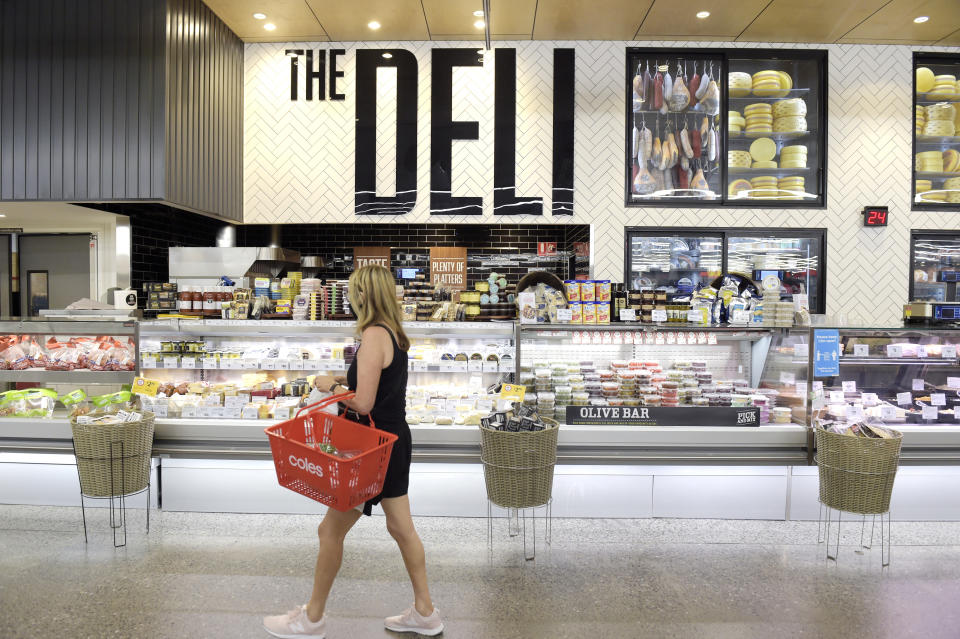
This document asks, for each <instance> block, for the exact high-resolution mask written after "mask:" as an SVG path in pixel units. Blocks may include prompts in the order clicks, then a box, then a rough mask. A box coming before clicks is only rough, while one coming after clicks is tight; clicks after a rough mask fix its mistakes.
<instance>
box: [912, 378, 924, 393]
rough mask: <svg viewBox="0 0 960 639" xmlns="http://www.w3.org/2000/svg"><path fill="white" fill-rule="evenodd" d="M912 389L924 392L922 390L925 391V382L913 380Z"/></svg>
mask: <svg viewBox="0 0 960 639" xmlns="http://www.w3.org/2000/svg"><path fill="white" fill-rule="evenodd" d="M910 388H912V389H913V390H915V391H922V390H923V380H922V379H915V380H913V385H912V386H911V387H910Z"/></svg>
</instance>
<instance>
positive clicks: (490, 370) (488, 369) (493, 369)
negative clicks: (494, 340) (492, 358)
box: [483, 362, 498, 373]
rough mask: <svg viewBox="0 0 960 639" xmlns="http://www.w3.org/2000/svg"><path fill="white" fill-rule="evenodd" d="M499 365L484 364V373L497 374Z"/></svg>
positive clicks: (493, 363) (492, 363)
mask: <svg viewBox="0 0 960 639" xmlns="http://www.w3.org/2000/svg"><path fill="white" fill-rule="evenodd" d="M497 368H498V366H497V363H496V362H484V363H483V372H484V373H496V372H497Z"/></svg>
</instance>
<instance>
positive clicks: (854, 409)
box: [847, 406, 863, 422]
mask: <svg viewBox="0 0 960 639" xmlns="http://www.w3.org/2000/svg"><path fill="white" fill-rule="evenodd" d="M862 420H863V407H861V406H847V421H848V422H859V421H862Z"/></svg>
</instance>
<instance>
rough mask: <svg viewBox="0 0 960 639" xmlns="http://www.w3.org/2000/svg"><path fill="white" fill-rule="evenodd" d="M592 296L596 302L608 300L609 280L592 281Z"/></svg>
mask: <svg viewBox="0 0 960 639" xmlns="http://www.w3.org/2000/svg"><path fill="white" fill-rule="evenodd" d="M594 284H595V287H594V297H595V299H596V301H597V302H609V301H610V280H596V281H595V282H594Z"/></svg>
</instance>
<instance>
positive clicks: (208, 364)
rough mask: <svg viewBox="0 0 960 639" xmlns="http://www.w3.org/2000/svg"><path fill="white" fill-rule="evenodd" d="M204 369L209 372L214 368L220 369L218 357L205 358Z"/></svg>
mask: <svg viewBox="0 0 960 639" xmlns="http://www.w3.org/2000/svg"><path fill="white" fill-rule="evenodd" d="M203 367H204V368H206V369H208V370H209V369H212V368H220V360H218V359H217V358H216V357H204V358H203Z"/></svg>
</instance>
